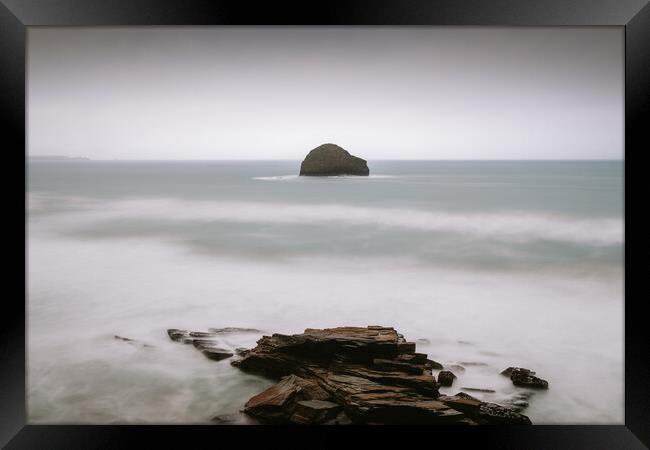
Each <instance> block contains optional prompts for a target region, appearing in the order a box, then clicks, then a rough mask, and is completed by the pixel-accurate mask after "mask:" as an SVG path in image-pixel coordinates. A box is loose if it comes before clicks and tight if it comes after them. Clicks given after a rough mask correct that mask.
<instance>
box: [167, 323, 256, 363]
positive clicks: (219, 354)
mask: <svg viewBox="0 0 650 450" xmlns="http://www.w3.org/2000/svg"><path fill="white" fill-rule="evenodd" d="M221 330H225V329H221ZM227 330H228V331H226V332H233V330H244V329H239V328H228V329H227ZM246 330H248V329H246ZM218 334H219V333H218V332H215V331H207V332H205V331H188V330H179V329H178V328H170V329H169V330H167V335H168V336H169V338H170V339H171V340H172V341H175V342H181V343H183V344H192V346H194V348H196V349H197V350H199V351H200V352H201V354H203V356H205V357H206V358H208V359H211V360H213V361H221V360H223V359H228V358H230V357H232V356H234V355H235V353H238V352H237V350H235V351H230V350H228V349H225V348H221V347H219V341H218V340H217V339H216V338H217V335H218ZM244 350H245V349H239V351H240V352H242V351H244Z"/></svg>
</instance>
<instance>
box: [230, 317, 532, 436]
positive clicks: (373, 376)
mask: <svg viewBox="0 0 650 450" xmlns="http://www.w3.org/2000/svg"><path fill="white" fill-rule="evenodd" d="M426 360H427V358H426V355H424V354H416V353H415V343H413V342H408V341H406V340H405V339H404V337H403V336H402V335H400V334H399V333H397V332H396V331H395V330H394V329H393V328H391V327H382V326H370V327H339V328H328V329H309V328H308V329H306V330H305V332H304V333H301V334H295V335H283V334H273V335H272V336H263V337H262V338H261V339H260V340H259V341H257V346H256V347H255V348H253V349H252V350H250V351H249V352H248V353H247V354H246V355H245V356H243V357H242V358H241V359H239V360H236V361H233V362H231V364H232V365H234V366H236V367H238V368H240V369H241V370H243V371H246V372H251V373H256V374H260V375H264V376H267V377H270V378H274V379H281V381H280V383H278V384H276V385H274V386H272V387H271V388H269V389H267V390H266V391H264V392H262V393H261V394H258V395H257V396H255V397H253V398H251V400H249V402H248V403H247V404H246V409H245V412H247V413H248V414H251V415H254V416H255V417H257V418H259V419H260V420H262V421H265V422H278V421H280V422H282V421H284V422H289V423H297V422H292V420H291V417H292V416H293V414H295V413H296V405H297V404H298V403H299V402H301V401H305V400H321V401H325V402H328V403H327V404H329V403H334V404H336V405H338V406H339V407H340V408H342V410H343V411H345V414H346V416H347V417H348V418H349V420H350V421H351V422H353V423H365V424H464V425H475V424H483V423H485V424H489V423H530V420H529V419H528V418H527V417H526V416H522V415H520V414H517V413H515V412H513V411H511V410H509V409H508V408H505V407H503V406H500V405H496V404H491V403H485V402H481V401H479V400H475V399H474V400H471V399H466V398H463V397H460V396H457V398H456V399H455V400H454V399H452V400H449V401H447V402H445V401H440V399H439V397H441V396H440V394H439V392H438V386H439V385H438V383H437V382H436V380H435V378H434V376H433V375H432V374H431V369H430V367H428V366H427V364H426ZM292 376H293V377H295V378H283V377H292ZM287 380H290V382H291V384H292V385H293V386H287V384H288V383H289V381H287ZM298 380H300V381H298ZM304 383H311V384H309V386H310V388H309V389H308V390H310V391H316V392H318V394H316V396H318V397H323V398H313V397H314V395H306V394H304V393H303V391H305V390H306V388H303V387H301V386H300V384H304ZM296 385H298V386H296ZM315 386H317V387H318V388H320V390H316V389H315ZM305 397H312V398H305ZM460 400H463V402H460V404H461V406H460V407H455V406H453V405H454V401H456V402H458V401H460ZM467 401H470V403H471V405H469V406H468V405H466V404H463V403H466V402H467ZM472 402H474V403H475V404H473V403H472ZM308 405H309V404H308ZM311 405H312V406H313V404H311ZM303 406H304V405H303ZM470 406H471V407H470ZM304 407H307V406H304ZM325 409H327V408H325ZM334 409H335V408H334V407H333V406H332V412H331V414H334V412H333V411H334ZM260 411H263V413H260ZM269 411H270V412H269ZM297 417H298V416H297ZM299 417H300V419H296V420H298V422H300V420H307V419H309V420H312V421H315V422H300V423H320V421H321V420H324V419H323V418H322V417H321V416H319V415H318V414H316V411H311V412H309V413H307V412H303V413H300V414H299ZM313 417H317V419H314V418H313Z"/></svg>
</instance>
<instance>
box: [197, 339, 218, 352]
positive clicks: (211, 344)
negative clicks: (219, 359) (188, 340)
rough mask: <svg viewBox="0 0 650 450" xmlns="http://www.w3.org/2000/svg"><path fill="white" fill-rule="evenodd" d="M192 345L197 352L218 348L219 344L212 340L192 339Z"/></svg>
mask: <svg viewBox="0 0 650 450" xmlns="http://www.w3.org/2000/svg"><path fill="white" fill-rule="evenodd" d="M192 345H193V346H194V347H196V348H198V349H199V350H203V349H206V348H216V347H218V346H219V342H217V341H215V340H212V339H193V340H192Z"/></svg>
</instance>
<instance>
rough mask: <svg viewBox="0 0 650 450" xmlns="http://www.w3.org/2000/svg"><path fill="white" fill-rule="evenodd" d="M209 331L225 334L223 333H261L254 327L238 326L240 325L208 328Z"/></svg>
mask: <svg viewBox="0 0 650 450" xmlns="http://www.w3.org/2000/svg"><path fill="white" fill-rule="evenodd" d="M208 331H209V332H210V333H215V334H225V333H262V331H260V330H258V329H256V328H240V327H225V328H208Z"/></svg>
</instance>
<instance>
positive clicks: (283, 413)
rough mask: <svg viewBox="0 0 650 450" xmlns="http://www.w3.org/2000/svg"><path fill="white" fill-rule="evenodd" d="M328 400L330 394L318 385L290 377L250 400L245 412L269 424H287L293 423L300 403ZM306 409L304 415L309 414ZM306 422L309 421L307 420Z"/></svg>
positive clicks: (293, 376)
mask: <svg viewBox="0 0 650 450" xmlns="http://www.w3.org/2000/svg"><path fill="white" fill-rule="evenodd" d="M328 398H329V394H328V393H327V392H325V391H324V390H323V389H322V388H321V387H319V386H318V384H317V383H315V382H313V381H308V380H305V379H303V378H300V377H297V376H295V375H289V376H287V377H284V378H282V380H281V381H280V382H279V383H277V384H275V385H273V386H271V387H270V388H268V389H266V390H265V391H263V392H261V393H259V394H257V395H256V396H254V397H252V398H251V399H250V400H248V402H246V405H245V407H244V412H246V413H247V414H250V415H251V416H253V417H256V418H258V419H262V420H264V421H266V422H269V423H287V422H290V421H291V417H292V416H293V415H294V412H295V408H296V404H297V403H298V402H300V401H303V400H326V399H328ZM306 409H308V408H307V407H305V408H303V413H304V414H308V413H306V412H304V411H306ZM300 417H301V418H302V417H303V416H300ZM298 420H300V419H298ZM305 420H307V419H306V418H305ZM324 420H326V419H324ZM304 423H306V422H304Z"/></svg>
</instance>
